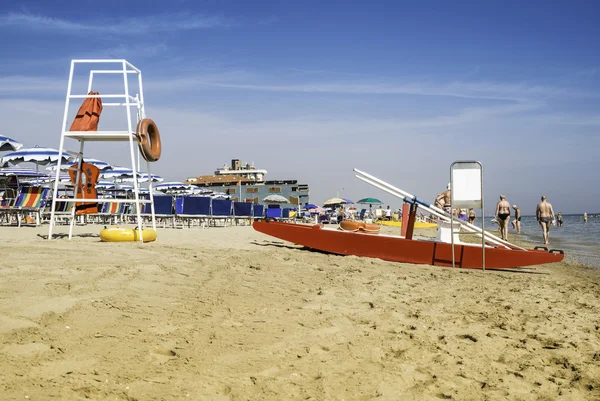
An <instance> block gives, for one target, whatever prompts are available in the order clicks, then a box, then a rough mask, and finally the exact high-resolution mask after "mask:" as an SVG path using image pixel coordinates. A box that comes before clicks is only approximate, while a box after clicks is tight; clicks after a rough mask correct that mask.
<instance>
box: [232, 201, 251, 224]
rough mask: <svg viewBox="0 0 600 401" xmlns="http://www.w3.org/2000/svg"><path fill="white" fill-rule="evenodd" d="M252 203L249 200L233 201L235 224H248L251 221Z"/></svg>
mask: <svg viewBox="0 0 600 401" xmlns="http://www.w3.org/2000/svg"><path fill="white" fill-rule="evenodd" d="M252 205H253V203H251V202H233V219H234V221H235V225H238V224H250V222H251V221H252V217H253V214H252Z"/></svg>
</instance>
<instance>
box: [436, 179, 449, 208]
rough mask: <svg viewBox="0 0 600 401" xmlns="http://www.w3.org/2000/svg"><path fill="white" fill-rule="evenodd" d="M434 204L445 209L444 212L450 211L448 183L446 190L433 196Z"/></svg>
mask: <svg viewBox="0 0 600 401" xmlns="http://www.w3.org/2000/svg"><path fill="white" fill-rule="evenodd" d="M434 204H435V206H437V207H439V208H440V209H443V210H444V211H446V213H452V208H451V206H450V183H448V185H446V190H445V191H444V192H442V193H441V194H439V195H438V196H437V198H435V203H434Z"/></svg>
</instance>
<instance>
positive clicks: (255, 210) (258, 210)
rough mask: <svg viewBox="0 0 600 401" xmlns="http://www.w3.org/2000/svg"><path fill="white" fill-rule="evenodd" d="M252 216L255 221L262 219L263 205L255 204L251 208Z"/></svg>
mask: <svg viewBox="0 0 600 401" xmlns="http://www.w3.org/2000/svg"><path fill="white" fill-rule="evenodd" d="M252 215H253V216H254V218H255V219H262V218H263V217H265V205H259V204H258V203H255V204H254V206H253V207H252Z"/></svg>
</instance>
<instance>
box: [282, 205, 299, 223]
mask: <svg viewBox="0 0 600 401" xmlns="http://www.w3.org/2000/svg"><path fill="white" fill-rule="evenodd" d="M295 215H296V209H294V208H293V207H285V208H283V209H282V212H281V218H282V220H287V221H292V220H294V218H295Z"/></svg>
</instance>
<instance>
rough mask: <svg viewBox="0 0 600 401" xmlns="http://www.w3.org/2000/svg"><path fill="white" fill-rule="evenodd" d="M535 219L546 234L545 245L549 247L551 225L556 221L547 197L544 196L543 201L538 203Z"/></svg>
mask: <svg viewBox="0 0 600 401" xmlns="http://www.w3.org/2000/svg"><path fill="white" fill-rule="evenodd" d="M535 217H536V218H537V221H538V223H540V226H541V227H542V233H543V234H544V244H546V245H548V240H549V238H550V224H552V220H554V210H553V209H552V205H551V204H550V203H548V202H547V201H546V195H542V201H541V202H540V203H538V205H537V208H536V209H535Z"/></svg>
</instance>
